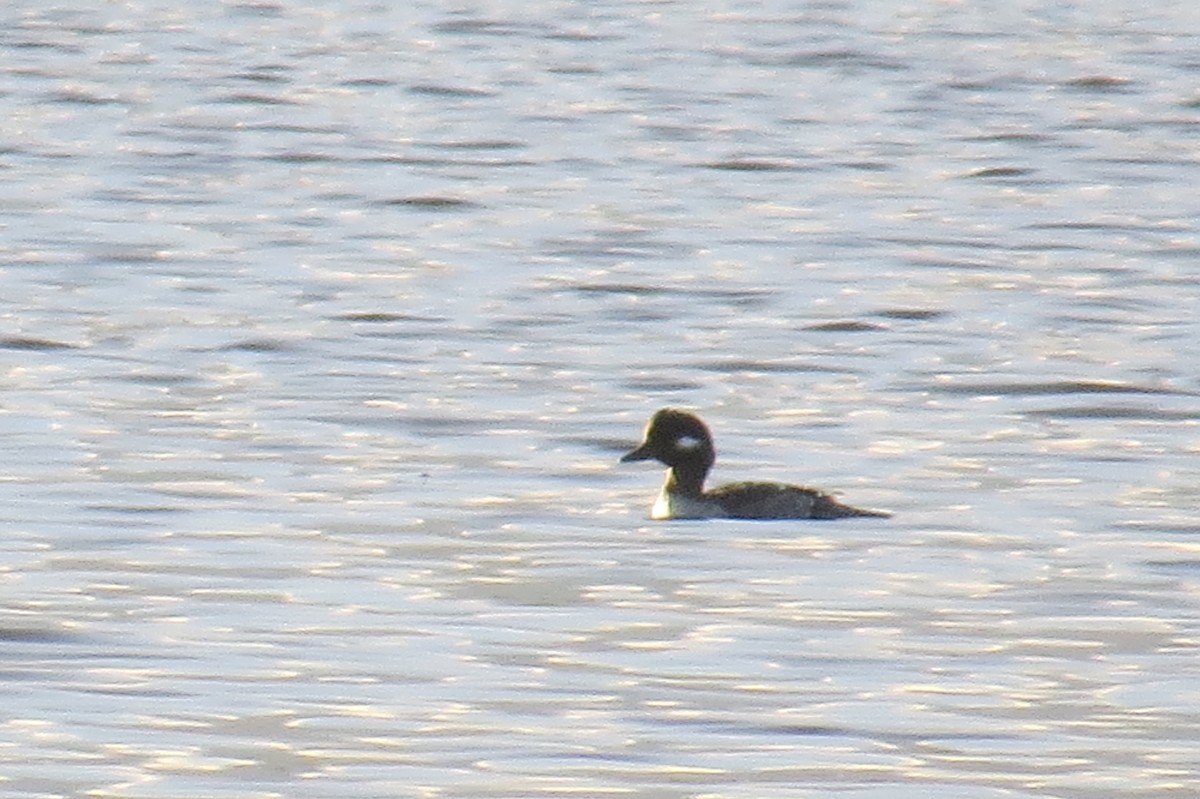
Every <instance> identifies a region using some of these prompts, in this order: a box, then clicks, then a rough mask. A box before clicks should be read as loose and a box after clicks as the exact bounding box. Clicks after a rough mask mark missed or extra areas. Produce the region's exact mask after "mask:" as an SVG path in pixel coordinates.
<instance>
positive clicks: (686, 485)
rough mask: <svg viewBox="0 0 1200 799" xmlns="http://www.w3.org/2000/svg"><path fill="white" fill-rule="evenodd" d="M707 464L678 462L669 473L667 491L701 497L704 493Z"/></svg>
mask: <svg viewBox="0 0 1200 799" xmlns="http://www.w3.org/2000/svg"><path fill="white" fill-rule="evenodd" d="M707 474H708V465H707V464H676V465H675V466H672V467H671V471H670V472H669V473H668V475H667V493H669V494H679V495H681V496H685V497H699V496H700V495H702V494H703V493H704V478H705V476H706V475H707Z"/></svg>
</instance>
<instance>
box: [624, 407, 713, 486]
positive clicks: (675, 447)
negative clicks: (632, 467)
mask: <svg viewBox="0 0 1200 799" xmlns="http://www.w3.org/2000/svg"><path fill="white" fill-rule="evenodd" d="M715 457H716V452H715V451H714V450H713V443H712V435H711V434H710V433H709V432H708V427H707V426H706V425H705V424H704V422H702V421H700V419H699V418H698V417H696V416H695V415H694V414H691V413H688V412H687V411H681V410H677V409H675V408H663V409H662V410H661V411H659V412H658V413H656V414H654V417H653V418H652V419H651V420H650V424H649V425H647V426H646V440H645V441H643V442H642V444H641V446H639V447H638V448H637V449H635V450H634V451H633V452H630V453H628V454H627V455H625V457H623V458H621V462H622V463H626V462H628V461H648V460H656V461H660V462H661V463H665V464H666V465H667V466H670V467H672V468H674V467H676V466H680V465H684V466H687V467H690V470H696V471H699V472H700V475H701V479H703V475H704V473H706V472H707V471H708V470H709V467H711V466H712V464H713V459H714V458H715Z"/></svg>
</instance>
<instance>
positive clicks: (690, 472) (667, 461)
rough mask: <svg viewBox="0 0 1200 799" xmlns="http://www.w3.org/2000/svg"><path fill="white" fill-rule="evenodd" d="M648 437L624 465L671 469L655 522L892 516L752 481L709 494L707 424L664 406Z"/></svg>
mask: <svg viewBox="0 0 1200 799" xmlns="http://www.w3.org/2000/svg"><path fill="white" fill-rule="evenodd" d="M644 439H645V440H644V441H642V443H641V444H639V445H638V446H637V447H636V448H635V449H633V450H631V451H630V452H628V453H626V454H625V455H624V456H623V457H622V458H621V463H629V462H631V461H649V460H656V461H658V462H659V463H662V464H664V465H666V466H667V467H668V472H667V482H666V484H665V485H664V486H663V488H662V492H661V493H660V494H659V495H658V498H657V499H656V500H655V502H654V506H653V507H652V508H651V511H650V518H651V519H655V520H660V521H661V520H666V519H764V520H765V519H845V518H849V517H874V518H888V517H890V516H891V515H892V514H890V513H888V512H886V511H879V510H865V509H862V508H856V507H852V506H850V505H846V504H844V503H842V502H839V501H838V500H837V499H836V498H834V497H833V496H831V495H829V494H826V493H825V492H823V491H819V490H817V489H815V488H806V487H804V486H798V485H789V484H787V483H770V482H756V481H747V482H739V483H730V484H728V485H723V486H720V487H719V488H714V489H712V490H711V491H705V490H704V480H705V478H706V477H707V476H708V472H709V470H710V469H711V468H712V465H713V463H714V462H715V461H716V449H715V448H714V447H713V438H712V433H710V432H709V429H708V425H706V424H705V423H704V422H703V421H701V420H700V417H698V416H696V415H695V414H694V413H691V412H689V411H685V410H680V409H678V408H662V409H661V410H659V411H658V412H656V413H655V414H654V416H653V417H651V419H650V423H649V424H648V425H647V426H646V432H645V436H644Z"/></svg>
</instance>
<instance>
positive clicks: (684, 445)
mask: <svg viewBox="0 0 1200 799" xmlns="http://www.w3.org/2000/svg"><path fill="white" fill-rule="evenodd" d="M703 444H704V442H703V441H702V440H700V439H698V438H696V437H695V436H680V437H679V438H677V439H675V449H681V450H684V451H685V452H691V451H692V450H696V449H700V447H701V446H703Z"/></svg>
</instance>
